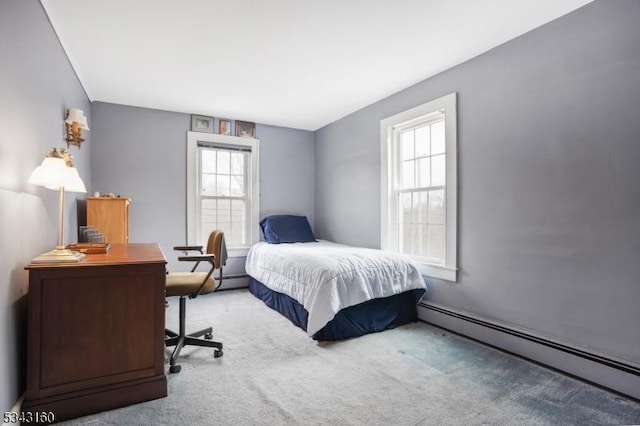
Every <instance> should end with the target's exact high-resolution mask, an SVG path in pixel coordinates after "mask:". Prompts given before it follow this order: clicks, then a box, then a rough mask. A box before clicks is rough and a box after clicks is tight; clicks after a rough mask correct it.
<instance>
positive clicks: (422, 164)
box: [416, 157, 431, 188]
mask: <svg viewBox="0 0 640 426" xmlns="http://www.w3.org/2000/svg"><path fill="white" fill-rule="evenodd" d="M416 161H417V162H418V170H417V172H418V179H417V180H418V184H417V187H418V188H425V187H427V186H430V185H431V163H430V161H429V157H426V158H421V159H419V160H416Z"/></svg>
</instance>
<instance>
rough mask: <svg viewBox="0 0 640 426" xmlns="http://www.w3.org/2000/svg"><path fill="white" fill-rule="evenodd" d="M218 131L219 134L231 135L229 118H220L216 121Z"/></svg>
mask: <svg viewBox="0 0 640 426" xmlns="http://www.w3.org/2000/svg"><path fill="white" fill-rule="evenodd" d="M218 133H219V134H221V135H227V136H231V120H225V119H223V118H221V119H220V121H219V122H218Z"/></svg>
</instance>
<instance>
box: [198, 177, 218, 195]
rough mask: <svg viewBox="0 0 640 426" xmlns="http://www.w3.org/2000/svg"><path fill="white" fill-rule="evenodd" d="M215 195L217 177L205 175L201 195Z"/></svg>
mask: <svg viewBox="0 0 640 426" xmlns="http://www.w3.org/2000/svg"><path fill="white" fill-rule="evenodd" d="M215 194H216V175H212V174H206V175H204V174H203V175H202V191H201V195H215Z"/></svg>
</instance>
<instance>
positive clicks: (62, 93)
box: [0, 0, 93, 411]
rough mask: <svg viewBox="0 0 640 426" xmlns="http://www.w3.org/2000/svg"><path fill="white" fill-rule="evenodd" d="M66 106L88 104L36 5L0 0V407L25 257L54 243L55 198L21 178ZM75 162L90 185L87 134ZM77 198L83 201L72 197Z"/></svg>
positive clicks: (19, 368)
mask: <svg viewBox="0 0 640 426" xmlns="http://www.w3.org/2000/svg"><path fill="white" fill-rule="evenodd" d="M66 108H80V109H82V110H83V111H84V112H85V114H86V115H87V116H88V119H89V127H91V125H92V124H93V123H92V117H91V115H90V111H89V109H90V104H89V101H88V99H87V97H86V95H85V93H84V90H83V89H82V86H81V85H80V83H79V82H78V79H77V78H76V75H75V73H74V72H73V69H72V68H71V66H70V64H69V62H68V60H67V57H66V55H65V53H64V51H63V49H62V48H61V46H60V44H59V42H58V39H57V37H56V35H55V33H54V31H53V29H52V28H51V25H50V24H49V20H48V19H47V16H46V14H45V12H44V10H43V8H42V6H41V5H40V2H39V1H37V0H3V1H2V2H0V129H2V131H0V316H1V320H0V371H1V372H2V373H1V374H0V377H2V378H1V379H0V408H4V411H6V410H8V409H9V408H11V406H12V405H13V404H14V403H15V402H16V401H17V400H18V397H19V396H20V394H21V393H22V391H23V390H24V379H25V370H24V368H25V356H26V352H25V351H26V349H25V339H26V299H27V297H26V293H27V291H28V275H27V272H26V271H25V270H24V266H25V265H26V264H28V263H29V261H30V259H31V258H32V257H34V256H36V255H38V254H40V253H42V252H45V251H48V250H51V249H52V248H54V247H55V245H56V243H57V224H58V196H57V192H54V191H50V190H48V189H45V188H41V187H36V186H34V185H29V184H28V183H27V179H28V178H29V175H30V174H31V172H32V171H33V169H35V168H36V166H38V165H39V164H40V163H41V162H42V159H43V158H44V155H45V154H46V153H47V152H48V151H49V150H51V148H52V147H54V146H55V147H58V148H60V147H66V143H65V142H64V139H63V132H64V124H63V120H64V113H65V109H66ZM86 139H87V141H86V142H85V143H84V144H83V145H82V148H81V149H78V148H77V147H72V148H71V152H72V154H73V155H74V160H75V164H76V166H77V168H78V171H79V172H80V176H81V177H82V178H83V180H84V182H85V184H86V185H87V186H89V185H90V167H89V156H90V151H91V132H89V133H88V134H86ZM79 197H80V198H83V195H79ZM75 199H76V194H67V196H66V202H65V208H64V215H65V237H64V238H65V242H70V241H76V236H77V231H76V229H77V228H76V225H77V221H76V218H77V216H76V201H75Z"/></svg>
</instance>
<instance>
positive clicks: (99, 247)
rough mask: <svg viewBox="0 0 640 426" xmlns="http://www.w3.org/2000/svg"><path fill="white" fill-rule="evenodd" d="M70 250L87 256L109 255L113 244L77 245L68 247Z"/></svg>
mask: <svg viewBox="0 0 640 426" xmlns="http://www.w3.org/2000/svg"><path fill="white" fill-rule="evenodd" d="M67 248H68V249H69V250H73V251H78V252H80V253H85V254H95V253H102V254H104V253H109V250H110V249H111V244H109V243H75V244H69V245H68V246H67Z"/></svg>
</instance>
